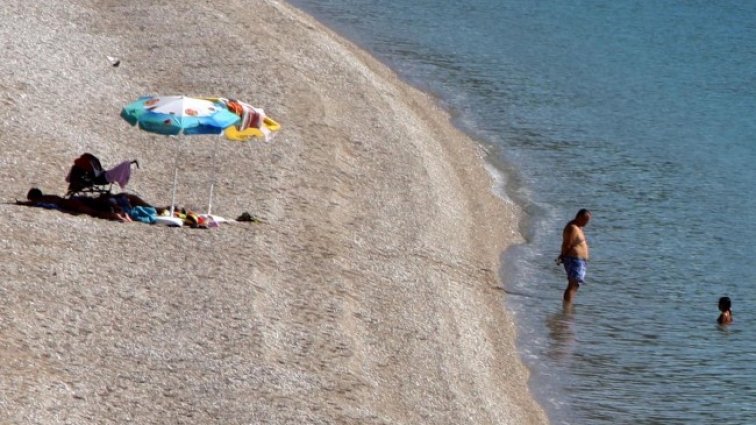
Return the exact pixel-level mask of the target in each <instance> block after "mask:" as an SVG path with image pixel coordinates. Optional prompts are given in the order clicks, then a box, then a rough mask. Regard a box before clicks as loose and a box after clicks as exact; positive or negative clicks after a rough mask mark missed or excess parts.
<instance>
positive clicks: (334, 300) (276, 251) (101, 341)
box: [0, 0, 547, 425]
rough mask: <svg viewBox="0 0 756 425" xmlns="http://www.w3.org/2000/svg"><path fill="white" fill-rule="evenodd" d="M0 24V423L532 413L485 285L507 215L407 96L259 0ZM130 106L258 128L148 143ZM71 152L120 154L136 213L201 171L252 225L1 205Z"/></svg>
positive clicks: (196, 204)
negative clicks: (261, 137) (155, 103)
mask: <svg viewBox="0 0 756 425" xmlns="http://www.w3.org/2000/svg"><path fill="white" fill-rule="evenodd" d="M0 10H2V14H1V15H0V20H2V25H0V34H1V35H2V40H3V42H2V44H3V48H2V50H0V55H2V60H0V74H1V75H3V77H2V78H1V79H0V140H1V141H2V145H3V153H2V154H1V155H0V179H1V181H2V182H3V185H2V186H0V196H1V197H2V199H3V201H4V203H3V204H2V205H0V211H2V216H3V220H0V249H2V253H3V261H2V262H0V274H1V275H2V277H3V280H2V284H0V356H2V358H3V361H2V362H0V376H1V377H2V379H0V423H9V424H10V423H12V424H57V423H71V424H125V423H138V424H224V425H226V424H294V423H296V424H450V425H451V424H454V425H457V424H517V425H521V424H545V423H547V420H546V417H545V414H544V413H543V411H542V410H541V408H540V407H539V406H538V405H537V404H536V403H535V402H534V401H533V399H532V397H531V395H530V393H529V391H528V389H527V379H528V371H527V369H526V368H525V367H524V366H523V365H522V363H521V361H520V358H519V355H518V353H517V351H516V347H515V346H514V338H515V335H514V325H513V323H512V318H511V317H510V316H509V315H508V314H507V313H506V311H505V310H504V309H503V298H502V297H503V296H504V294H503V292H502V291H501V290H500V288H501V283H500V278H501V277H500V276H498V274H497V272H496V270H498V268H499V267H498V263H499V256H500V254H501V252H502V250H503V249H505V248H506V247H507V246H508V245H509V244H512V243H517V242H520V240H521V237H520V236H519V234H518V233H517V228H518V219H519V218H518V217H519V212H518V210H517V208H516V206H515V205H513V204H511V203H509V202H508V201H506V200H503V199H500V198H498V197H496V196H494V195H493V193H492V191H491V186H492V184H493V182H492V179H491V177H490V176H489V175H488V174H487V172H486V170H485V168H484V163H483V160H482V152H481V151H480V148H479V147H478V145H476V144H475V143H474V142H473V141H472V140H470V139H469V138H468V137H467V136H466V135H464V134H462V133H461V132H459V131H458V130H456V129H455V128H454V127H453V126H452V125H451V124H450V122H449V116H448V114H446V113H445V112H444V111H443V110H441V109H440V108H439V107H438V106H437V105H436V103H435V102H434V100H433V99H432V98H430V97H429V96H428V95H426V94H423V93H421V92H419V91H418V90H416V89H414V88H411V87H409V86H408V85H406V84H404V83H403V82H401V81H399V80H398V79H397V77H396V76H395V74H394V73H393V72H391V71H390V70H389V69H387V68H386V67H385V66H384V65H382V64H381V63H379V62H377V61H376V60H374V59H373V58H371V57H370V56H368V55H367V54H365V53H364V52H363V51H361V50H359V49H357V48H356V47H355V46H354V45H352V44H350V43H349V42H347V41H345V40H344V39H342V38H340V37H338V36H337V35H335V34H334V33H332V32H331V31H329V30H328V29H326V28H324V27H323V26H322V25H320V24H319V23H317V22H316V21H314V20H313V19H311V18H310V17H309V16H307V15H305V14H303V13H301V12H299V11H297V10H295V9H293V8H292V7H290V6H288V5H287V4H285V3H281V2H277V1H240V0H230V1H226V2H212V4H211V2H173V1H160V2H155V1H152V0H136V1H131V2H116V1H110V0H98V1H95V0H76V1H63V0H39V1H35V2H22V1H18V0H7V1H5V2H3V4H2V5H1V6H0ZM109 57H110V58H109ZM113 58H117V60H118V61H120V62H118V66H114V63H115V61H114V59H113ZM147 94H187V95H194V96H224V97H233V98H238V99H241V100H244V101H247V102H249V103H252V104H253V105H255V106H260V107H263V108H265V110H266V112H267V113H268V114H269V115H270V116H271V117H273V118H274V119H276V120H277V121H278V122H280V123H281V124H282V126H283V129H282V130H281V131H280V132H279V134H277V135H276V137H275V138H274V139H273V140H272V141H270V142H267V143H265V142H253V143H247V144H240V143H234V142H229V141H226V140H225V139H222V138H218V137H214V136H186V137H165V136H159V135H155V134H150V133H147V132H143V131H140V130H139V129H137V128H134V127H131V126H129V125H128V124H127V123H126V122H125V121H124V120H122V119H121V118H120V117H119V112H120V109H121V107H122V106H123V105H125V104H127V103H129V102H131V101H133V100H134V99H136V98H137V97H139V96H141V95H147ZM84 152H91V153H93V154H95V155H96V156H98V157H99V158H100V160H101V161H102V162H103V165H105V166H106V167H107V166H112V165H115V164H117V163H118V162H120V161H122V160H127V159H138V160H139V162H140V168H139V169H137V170H134V174H133V175H132V178H131V181H130V182H129V185H128V186H127V187H126V190H127V191H129V192H132V193H136V194H138V195H139V196H141V197H142V198H144V199H146V200H148V201H150V202H152V203H154V204H157V205H167V204H168V203H169V202H170V199H171V182H172V179H173V172H174V167H175V164H178V172H179V181H178V186H177V188H176V199H177V203H178V204H179V205H181V206H184V207H186V208H189V209H192V210H195V211H200V212H202V211H204V209H206V208H207V202H208V190H209V186H210V183H211V182H215V186H214V187H215V193H214V198H213V213H214V214H218V215H220V216H223V217H226V218H235V217H237V216H238V215H240V214H241V213H243V212H249V213H250V214H253V215H254V216H256V217H259V218H260V221H259V222H243V223H242V222H239V223H237V222H231V223H225V224H223V225H221V227H219V228H216V229H208V230H200V229H189V228H181V229H175V228H166V227H159V226H149V225H145V224H139V223H117V222H112V221H106V220H102V219H95V218H92V217H88V216H73V215H69V214H65V213H62V212H60V211H53V210H44V209H38V208H28V207H22V206H17V205H13V202H14V200H15V199H21V198H23V197H24V196H25V194H26V192H27V190H28V189H29V188H30V187H33V186H36V187H39V188H41V189H42V190H43V191H44V192H49V193H56V194H60V195H62V194H63V193H64V192H65V191H66V182H65V181H64V177H65V175H66V172H67V171H68V169H69V167H70V166H71V164H72V162H73V160H74V159H75V158H76V157H78V156H79V155H81V154H82V153H84ZM177 158H178V160H177ZM213 164H215V165H213ZM504 278H506V277H504Z"/></svg>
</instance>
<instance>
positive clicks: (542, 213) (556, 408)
mask: <svg viewBox="0 0 756 425" xmlns="http://www.w3.org/2000/svg"><path fill="white" fill-rule="evenodd" d="M294 3H295V4H298V5H300V6H301V7H302V8H303V9H305V10H307V11H309V12H311V13H312V14H314V15H315V16H317V17H318V18H319V19H321V20H322V21H323V22H325V23H326V24H328V25H330V26H332V27H333V28H335V29H337V30H338V31H340V32H341V33H343V34H344V35H346V36H347V37H349V38H351V39H353V40H355V41H356V42H358V43H359V44H361V45H362V46H364V47H366V48H367V49H368V50H370V51H372V52H374V53H375V54H376V55H377V56H378V57H379V58H381V59H382V60H384V61H386V62H387V63H388V64H389V65H391V66H392V67H394V69H396V70H397V71H398V72H399V73H400V74H401V75H403V76H404V77H405V78H406V79H408V80H409V81H410V82H413V83H414V84H416V85H419V86H420V87H422V88H424V89H426V90H428V91H430V92H433V93H434V94H436V95H438V96H439V97H440V98H441V99H442V101H443V102H444V103H445V104H446V106H448V107H449V108H450V109H451V110H452V111H453V112H454V113H455V116H457V120H458V124H459V125H460V126H461V127H462V128H464V129H466V130H467V131H468V132H470V133H471V134H472V135H474V136H475V137H476V138H477V139H479V140H480V141H481V142H482V143H484V144H485V145H487V146H488V147H489V148H490V151H491V156H490V158H489V160H490V161H491V162H492V163H494V164H495V165H496V166H497V167H498V168H499V170H500V171H501V172H502V174H503V175H504V176H505V177H506V179H507V182H508V185H507V195H508V196H509V197H511V198H514V199H515V200H516V201H517V202H519V203H520V204H521V205H523V207H524V208H525V210H526V211H527V213H528V221H527V222H526V223H523V231H524V232H525V234H526V236H527V240H528V242H527V244H525V245H522V246H519V247H517V248H515V249H513V250H511V251H510V252H507V253H506V254H505V257H504V264H505V266H504V267H505V269H504V275H505V276H507V277H508V280H507V282H506V284H507V286H508V292H509V293H510V295H509V296H508V298H507V304H508V308H510V309H511V310H512V311H514V312H515V315H516V317H517V322H518V325H519V329H520V342H519V345H520V348H521V350H522V352H523V357H524V359H525V360H526V362H527V363H528V364H529V366H530V367H531V369H532V371H533V382H532V386H533V389H534V391H535V392H536V394H537V396H538V397H539V399H540V401H541V402H542V404H543V405H544V406H545V407H546V409H547V410H548V412H549V414H550V416H551V418H552V420H553V422H554V423H560V424H561V423H565V424H567V423H570V424H712V423H723V424H750V423H756V404H754V401H756V367H754V362H753V360H754V357H756V335H754V333H755V331H754V329H755V328H756V326H754V324H755V323H756V322H755V321H754V319H755V318H756V317H755V316H754V313H753V311H754V307H756V299H755V295H756V266H755V265H754V261H753V260H752V259H751V258H750V257H751V255H752V254H753V253H754V252H755V251H756V250H755V249H754V248H756V242H754V241H755V240H756V189H755V188H754V187H755V186H756V167H755V166H754V163H756V121H755V120H754V117H755V114H754V113H755V112H756V47H754V46H756V3H753V2H735V1H717V2H711V1H667V2H643V1H639V0H638V1H629V0H615V1H598V0H583V1H580V0H578V1H572V2H560V1H557V0H545V1H538V2H533V1H530V0H515V1H510V0H503V1H494V0H478V1H468V2H451V1H428V0H421V1H407V0H388V1H383V2H368V1H350V0H338V1H337V0H331V1H315V0H301V1H295V2H294ZM583 207H585V208H589V209H591V210H592V211H593V213H594V214H593V217H594V220H593V221H592V222H591V224H590V225H589V226H588V228H587V229H586V233H587V235H588V238H589V240H590V242H591V247H592V257H593V258H592V261H591V263H590V265H589V274H588V282H587V284H586V285H585V286H584V287H583V288H581V290H580V293H579V294H578V297H577V300H576V303H575V308H574V309H573V311H572V312H571V313H569V314H567V313H565V312H563V310H562V308H561V302H560V298H561V292H562V290H563V288H564V284H565V282H564V276H563V272H562V271H561V270H560V269H559V268H557V267H556V266H555V265H554V263H553V259H554V257H555V256H556V254H557V253H558V250H559V243H560V240H559V238H560V232H561V227H562V226H563V224H564V223H565V222H566V221H567V220H569V219H570V218H572V216H573V215H574V214H575V212H576V211H577V210H578V209H579V208H583ZM722 295H728V296H730V297H731V298H732V299H733V310H734V317H735V324H733V325H732V326H729V327H727V328H720V327H718V326H717V325H716V324H715V319H716V317H717V314H718V312H717V305H716V304H717V299H718V298H719V297H720V296H722Z"/></svg>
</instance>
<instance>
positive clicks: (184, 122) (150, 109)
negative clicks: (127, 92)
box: [121, 96, 241, 135]
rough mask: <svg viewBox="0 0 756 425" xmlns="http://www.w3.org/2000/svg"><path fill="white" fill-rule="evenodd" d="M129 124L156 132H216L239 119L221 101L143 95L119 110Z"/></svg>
mask: <svg viewBox="0 0 756 425" xmlns="http://www.w3.org/2000/svg"><path fill="white" fill-rule="evenodd" d="M121 117H123V119H125V120H126V121H128V122H129V123H130V124H131V125H136V124H138V125H139V127H140V128H141V129H143V130H146V131H150V132H153V133H158V134H165V135H176V134H219V133H222V132H223V131H224V130H225V129H226V128H228V127H230V126H232V125H234V124H237V123H238V122H239V121H240V120H241V118H240V117H239V116H238V115H236V114H235V113H233V112H231V111H229V110H228V108H227V107H226V106H225V105H223V104H222V103H221V102H213V101H210V100H208V99H198V98H193V97H187V96H143V97H140V98H139V99H137V100H136V101H135V102H132V103H130V104H128V105H126V106H124V108H123V109H122V110H121Z"/></svg>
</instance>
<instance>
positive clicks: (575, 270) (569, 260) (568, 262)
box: [562, 257, 587, 283]
mask: <svg viewBox="0 0 756 425" xmlns="http://www.w3.org/2000/svg"><path fill="white" fill-rule="evenodd" d="M562 261H563V262H564V271H565V272H567V278H568V279H575V280H577V281H578V282H579V283H585V270H586V268H587V262H586V261H585V260H584V259H582V258H577V257H562Z"/></svg>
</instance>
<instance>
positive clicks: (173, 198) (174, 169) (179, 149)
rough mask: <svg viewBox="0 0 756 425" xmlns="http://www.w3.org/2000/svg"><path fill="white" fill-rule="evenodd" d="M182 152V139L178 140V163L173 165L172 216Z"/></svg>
mask: <svg viewBox="0 0 756 425" xmlns="http://www.w3.org/2000/svg"><path fill="white" fill-rule="evenodd" d="M180 154H181V140H177V141H176V163H175V164H174V165H173V189H172V190H171V217H173V213H174V211H175V209H176V208H175V206H176V185H177V184H178V164H179V155H180Z"/></svg>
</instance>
